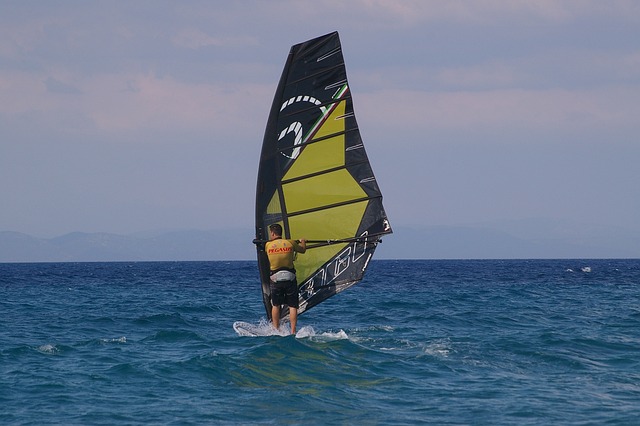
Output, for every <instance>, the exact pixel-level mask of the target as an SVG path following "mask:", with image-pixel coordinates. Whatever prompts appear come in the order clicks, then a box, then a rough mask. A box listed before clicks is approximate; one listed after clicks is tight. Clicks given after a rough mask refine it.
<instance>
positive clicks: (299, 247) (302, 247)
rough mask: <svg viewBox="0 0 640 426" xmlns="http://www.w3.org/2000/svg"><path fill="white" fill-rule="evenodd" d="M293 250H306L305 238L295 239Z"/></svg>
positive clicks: (301, 251)
mask: <svg viewBox="0 0 640 426" xmlns="http://www.w3.org/2000/svg"><path fill="white" fill-rule="evenodd" d="M296 243H297V244H296V246H295V251H297V252H298V253H304V252H305V251H307V240H296Z"/></svg>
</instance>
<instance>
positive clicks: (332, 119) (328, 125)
mask: <svg viewBox="0 0 640 426" xmlns="http://www.w3.org/2000/svg"><path fill="white" fill-rule="evenodd" d="M346 105H347V103H346V102H345V101H340V102H339V103H338V105H335V104H334V105H333V106H335V108H333V111H331V114H330V115H329V117H328V118H327V120H326V121H325V122H324V123H323V124H322V126H321V127H320V128H319V129H318V131H317V132H316V134H315V135H313V138H314V139H319V138H322V137H324V136H329V135H333V134H335V133H339V132H344V118H343V117H344V112H345V108H346ZM327 108H330V107H327Z"/></svg>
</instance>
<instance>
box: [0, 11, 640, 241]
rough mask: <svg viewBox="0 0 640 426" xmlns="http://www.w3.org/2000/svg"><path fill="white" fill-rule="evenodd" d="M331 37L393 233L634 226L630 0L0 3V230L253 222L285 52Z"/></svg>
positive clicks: (639, 72) (638, 72)
mask: <svg viewBox="0 0 640 426" xmlns="http://www.w3.org/2000/svg"><path fill="white" fill-rule="evenodd" d="M334 30H337V31H339V32H340V37H341V40H342V43H343V50H344V56H345V60H346V63H347V71H348V75H349V79H350V83H351V88H352V93H353V96H354V106H355V110H356V115H357V118H358V122H359V124H360V127H361V133H362V135H363V138H364V141H365V145H366V146H367V150H368V154H369V157H370V160H371V162H372V165H373V167H374V171H375V172H376V176H377V178H378V180H379V183H380V186H381V188H382V191H383V194H384V196H385V205H386V209H387V213H388V214H389V217H390V219H391V222H392V225H394V226H396V227H397V226H408V227H420V226H432V225H443V226H449V225H460V224H472V223H485V222H486V223H489V222H492V223H497V222H508V221H517V220H523V219H531V218H544V219H551V220H562V221H572V222H574V223H576V224H580V223H584V224H595V225H604V226H618V227H623V228H627V229H631V230H634V231H638V230H640V220H639V219H638V218H640V189H639V186H640V164H638V163H639V162H640V161H639V160H640V140H639V138H640V136H639V135H640V2H637V1H633V0H630V1H615V0H609V1H601V0H593V1H589V0H579V1H578V0H576V1H561V0H558V1H547V0H536V1H515V0H514V1H498V0H478V1H456V0H449V1H428V0H415V1H402V0H392V1H382V0H379V1H376V0H351V1H338V0H335V1H329V0H327V1H318V0H316V1H309V2H306V1H297V0H292V1H286V0H282V1H237V2H236V1H181V2H168V1H91V2H87V1H79V0H78V1H65V0H60V1H55V2H54V1H29V0H26V1H18V0H16V1H10V0H7V1H3V2H2V3H1V4H0V182H1V183H0V204H1V206H2V207H1V208H0V231H19V232H25V233H28V234H31V235H34V236H39V237H53V236H58V235H61V234H64V233H67V232H71V231H83V232H113V233H123V234H126V233H132V232H138V231H148V230H159V229H203V230H215V229H225V228H242V229H249V230H252V229H253V212H254V210H253V208H254V191H255V179H256V174H257V165H258V156H259V153H260V145H261V142H262V136H263V132H264V126H265V124H266V120H267V114H268V111H269V108H270V105H271V102H272V98H273V94H274V91H275V87H276V84H277V82H278V79H279V77H280V74H281V72H282V67H283V65H284V61H285V59H286V56H287V54H288V52H289V48H290V46H291V45H293V44H295V43H298V42H301V41H304V40H307V39H310V38H313V37H316V36H319V35H322V34H325V33H328V32H331V31H334Z"/></svg>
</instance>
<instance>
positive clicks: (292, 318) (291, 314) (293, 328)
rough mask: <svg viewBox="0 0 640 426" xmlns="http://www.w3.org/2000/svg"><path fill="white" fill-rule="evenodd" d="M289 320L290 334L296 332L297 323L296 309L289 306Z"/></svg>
mask: <svg viewBox="0 0 640 426" xmlns="http://www.w3.org/2000/svg"><path fill="white" fill-rule="evenodd" d="M289 321H291V334H296V324H297V323H298V310H297V309H296V308H292V307H289Z"/></svg>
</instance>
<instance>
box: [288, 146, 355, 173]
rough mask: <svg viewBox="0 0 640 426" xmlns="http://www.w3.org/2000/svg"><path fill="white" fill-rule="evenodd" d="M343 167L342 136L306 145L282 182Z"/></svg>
mask: <svg viewBox="0 0 640 426" xmlns="http://www.w3.org/2000/svg"><path fill="white" fill-rule="evenodd" d="M340 166H344V135H339V136H336V137H333V138H329V139H326V140H323V141H322V142H318V143H315V144H311V145H308V146H307V147H305V149H304V151H302V153H301V154H300V156H299V157H298V159H297V160H296V162H295V163H293V165H292V166H291V168H290V169H289V171H288V172H287V174H286V175H285V177H284V180H287V179H293V178H297V177H300V176H305V175H309V174H311V173H317V172H321V171H323V170H328V169H332V168H334V167H340Z"/></svg>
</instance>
